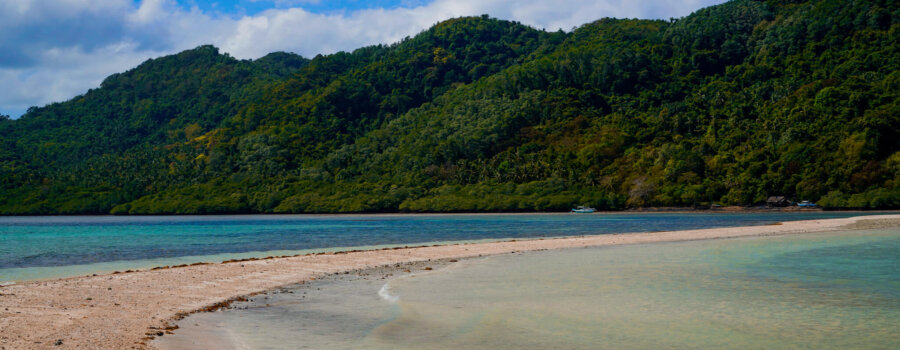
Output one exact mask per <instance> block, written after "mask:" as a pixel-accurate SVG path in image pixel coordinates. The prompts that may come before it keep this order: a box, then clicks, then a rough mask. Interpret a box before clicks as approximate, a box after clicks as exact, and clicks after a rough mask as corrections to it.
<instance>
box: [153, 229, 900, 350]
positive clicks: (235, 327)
mask: <svg viewBox="0 0 900 350" xmlns="http://www.w3.org/2000/svg"><path fill="white" fill-rule="evenodd" d="M374 277H376V278H372V279H369V280H361V281H355V282H347V281H331V282H326V283H323V284H320V285H312V286H304V287H301V288H299V289H296V290H295V293H294V294H277V295H270V296H265V298H269V299H265V300H263V299H261V298H262V297H260V298H257V300H256V301H254V302H250V303H243V304H241V305H240V307H248V308H247V309H242V310H227V311H222V312H216V313H207V314H199V315H195V316H191V317H189V318H187V319H185V320H184V321H182V329H180V330H179V331H177V332H176V335H174V336H167V337H170V338H171V339H167V340H166V341H176V342H175V343H177V340H178V339H179V338H180V339H182V340H184V339H185V338H189V339H191V340H190V341H188V342H182V343H179V344H180V345H179V346H181V347H182V348H192V347H195V348H203V347H204V344H208V343H206V342H208V341H209V340H210V339H215V340H216V341H220V342H222V344H219V345H220V346H222V347H233V348H250V349H293V348H312V349H317V348H328V349H423V348H427V349H461V348H464V349H472V348H476V349H498V350H499V349H545V348H557V349H596V348H615V349H621V348H625V349H632V348H633V349H647V348H733V349H738V348H740V349H744V348H815V349H820V348H832V349H835V348H841V349H843V348H866V349H879V348H881V349H896V348H898V347H900V232H898V230H896V229H891V230H868V231H848V232H833V233H817V234H803V235H793V236H780V237H766V238H762V237H754V238H742V239H724V240H709V241H695V242H680V243H657V244H642V245H631V246H611V247H598V248H586V249H568V250H561V251H545V252H533V253H525V254H510V255H503V256H495V257H489V258H483V259H473V260H465V261H462V262H459V263H455V264H451V265H450V267H448V268H443V269H438V270H435V271H432V272H425V273H416V274H413V275H411V276H407V277H400V278H393V279H389V282H387V284H385V282H383V281H381V280H379V279H378V278H377V276H374ZM379 291H381V292H382V293H381V294H382V295H381V296H379ZM385 292H386V293H385ZM301 293H306V294H301ZM298 296H302V297H298ZM393 298H396V300H394V301H393V302H392V301H390V300H388V299H393ZM266 303H269V304H270V305H271V306H269V307H264V305H265V304H266ZM169 344H173V343H171V342H170V343H169Z"/></svg>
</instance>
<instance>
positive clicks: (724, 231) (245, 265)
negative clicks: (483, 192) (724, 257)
mask: <svg viewBox="0 0 900 350" xmlns="http://www.w3.org/2000/svg"><path fill="white" fill-rule="evenodd" d="M885 227H898V228H900V215H879V216H860V217H853V218H844V219H823V220H806V221H791V222H785V223H783V224H779V225H768V226H748V227H731V228H716V229H703V230H688V231H669V232H654V233H634V234H605V235H597V236H584V237H570V238H556V239H538V240H522V241H507V242H496V243H478V244H458V245H444V246H429V247H414V248H403V249H383V250H371V251H354V252H346V253H326V254H316V255H304V256H294V257H280V258H273V259H259V260H250V261H239V262H230V263H215V264H203V265H193V266H186V267H179V268H167V269H155V270H145V271H137V272H129V273H119V274H107V275H98V276H87V277H73V278H64V279H58V280H52V281H34V282H26V283H22V284H16V285H11V286H5V287H0V349H2V350H6V349H43V348H54V349H132V348H136V349H145V348H151V347H152V345H151V342H150V340H151V339H152V338H153V337H156V336H159V335H158V334H165V333H166V332H167V330H166V326H167V325H168V324H169V321H172V320H175V319H178V318H181V317H183V316H185V315H187V314H189V313H191V312H196V311H201V310H205V309H209V308H210V307H216V305H219V306H221V305H222V303H224V302H227V301H229V300H235V299H240V298H242V297H243V296H247V295H252V294H256V293H261V292H264V291H267V290H271V289H274V288H278V287H280V286H286V285H291V284H296V283H299V282H302V281H307V280H311V279H314V278H316V277H317V276H322V275H324V274H329V273H336V272H341V271H347V270H356V269H362V268H370V267H374V266H380V265H388V264H396V263H403V262H411V261H422V260H428V259H446V258H464V257H471V256H478V255H489V254H503V253H510V252H515V251H531V250H543V249H560V248H575V247H586V246H602V245H616V244H635V243H651V242H672V241H685V240H700V239H713V238H732V237H748V236H769V235H784V234H794V233H807V232H824V231H838V230H848V229H870V228H885Z"/></svg>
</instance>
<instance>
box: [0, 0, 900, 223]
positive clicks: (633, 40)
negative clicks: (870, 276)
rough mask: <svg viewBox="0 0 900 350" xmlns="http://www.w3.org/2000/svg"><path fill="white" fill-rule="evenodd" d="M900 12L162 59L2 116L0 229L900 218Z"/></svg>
mask: <svg viewBox="0 0 900 350" xmlns="http://www.w3.org/2000/svg"><path fill="white" fill-rule="evenodd" d="M898 68H900V3H898V2H895V1H889V0H865V1H842V0H821V1H788V0H769V1H751V0H736V1H731V2H728V3H725V4H722V5H718V6H713V7H709V8H705V9H702V10H699V11H697V12H695V13H693V14H691V15H690V16H687V17H685V18H680V19H671V20H667V21H664V20H621V19H608V18H607V19H601V20H598V21H596V22H593V23H589V24H585V25H583V26H581V27H579V28H576V29H574V30H573V31H572V32H562V31H560V32H545V31H541V30H536V29H534V28H531V27H528V26H525V25H522V24H519V23H516V22H508V21H501V20H496V19H491V18H488V17H487V16H482V17H467V18H457V19H452V20H448V21H445V22H442V23H439V24H437V25H435V26H434V27H432V28H431V29H429V30H427V31H425V32H423V33H420V34H419V35H416V36H415V37H412V38H407V39H405V40H403V41H401V42H399V43H395V44H392V45H379V46H371V47H365V48H361V49H358V50H355V51H353V52H341V53H336V54H332V55H324V56H316V57H314V58H312V59H305V58H302V57H299V56H297V55H293V54H289V53H273V54H270V55H267V56H265V57H263V58H260V59H257V60H252V61H250V60H236V59H234V58H232V57H230V56H228V55H227V54H221V53H219V52H218V50H217V49H216V48H214V47H211V46H202V47H198V48H196V49H194V50H189V51H185V52H182V53H179V54H176V55H172V56H167V57H162V58H158V59H153V60H149V61H147V62H145V63H143V64H141V65H140V66H138V67H137V68H134V69H132V70H130V71H128V72H125V73H121V74H115V75H113V76H110V77H109V78H107V79H106V80H105V81H104V82H103V83H102V85H101V86H100V87H99V88H97V89H92V90H90V91H88V92H87V93H85V94H84V95H81V96H77V97H75V98H73V99H71V100H69V101H66V102H62V103H54V104H51V105H47V106H44V107H33V108H31V109H29V111H28V112H27V113H26V114H25V115H24V116H23V117H21V118H20V119H18V120H10V119H9V118H7V117H5V116H2V117H0V213H5V214H51V213H52V214H63V213H65V214H83V213H114V214H126V213H130V214H150V213H184V214H187V213H320V212H393V211H411V212H431V211H435V212H452V211H533V210H547V211H552V210H568V209H569V208H571V207H572V206H574V205H582V204H585V205H592V206H595V207H598V208H602V209H622V208H627V207H643V206H694V205H709V204H711V203H719V204H738V205H749V204H755V203H760V202H763V201H765V199H766V197H768V196H770V195H785V196H788V197H789V198H793V199H795V200H800V199H809V200H814V201H818V202H819V204H820V205H823V206H825V207H826V208H898V207H900V99H898V97H900V69H898Z"/></svg>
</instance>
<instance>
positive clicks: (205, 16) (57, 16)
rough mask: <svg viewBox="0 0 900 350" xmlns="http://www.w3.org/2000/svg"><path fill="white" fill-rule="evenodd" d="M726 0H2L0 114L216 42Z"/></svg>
mask: <svg viewBox="0 0 900 350" xmlns="http://www.w3.org/2000/svg"><path fill="white" fill-rule="evenodd" d="M722 2H724V1H723V0H516V1H511V0H373V1H362V0H212V1H204V0H0V87H2V88H0V91H2V92H0V114H6V115H10V116H12V117H13V118H17V117H19V116H20V115H21V114H23V113H24V112H25V110H26V109H27V108H28V107H30V106H43V105H45V104H47V103H51V102H61V101H65V100H68V99H70V98H72V97H74V96H76V95H79V94H83V93H85V92H86V91H87V90H88V89H91V88H96V87H98V86H99V85H100V82H101V81H103V79H104V78H105V77H107V76H109V75H111V74H113V73H118V72H123V71H126V70H128V69H131V68H134V67H136V66H137V65H139V64H140V63H141V62H144V61H146V60H147V59H150V58H154V57H159V56H164V55H168V54H173V53H177V52H180V51H183V50H188V49H192V48H194V47H197V46H200V45H205V44H212V45H215V46H217V47H219V48H220V50H221V51H222V52H227V53H228V54H230V55H232V56H234V57H236V58H239V59H256V58H259V57H262V56H264V55H265V54H267V53H270V52H274V51H287V52H294V53H297V54H300V55H303V56H305V57H313V56H315V55H317V54H329V53H334V52H337V51H349V50H353V49H356V48H359V47H362V46H367V45H374V44H390V43H393V42H397V41H399V40H401V39H402V38H404V37H406V36H414V35H415V34H417V33H419V32H421V31H423V30H425V29H427V28H428V27H431V26H432V25H434V24H435V23H438V22H440V21H443V20H446V19H449V18H454V17H460V16H477V15H482V14H488V15H490V16H491V17H494V18H499V19H505V20H515V21H519V22H522V23H524V24H527V25H531V26H533V27H536V28H541V29H547V30H558V29H563V30H566V31H569V30H571V29H573V28H575V27H577V26H580V25H582V24H585V23H588V22H592V21H594V20H597V19H600V18H603V17H616V18H647V19H656V18H662V19H668V18H678V17H683V16H686V15H688V14H690V13H691V12H693V11H696V10H698V9H700V8H703V7H707V6H710V5H714V4H717V3H722Z"/></svg>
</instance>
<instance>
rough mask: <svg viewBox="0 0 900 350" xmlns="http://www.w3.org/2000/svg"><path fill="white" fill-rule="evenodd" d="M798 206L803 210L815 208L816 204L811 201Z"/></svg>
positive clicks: (802, 202)
mask: <svg viewBox="0 0 900 350" xmlns="http://www.w3.org/2000/svg"><path fill="white" fill-rule="evenodd" d="M797 206H798V207H801V208H815V207H816V203H813V202H810V201H801V202H800V203H797Z"/></svg>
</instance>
